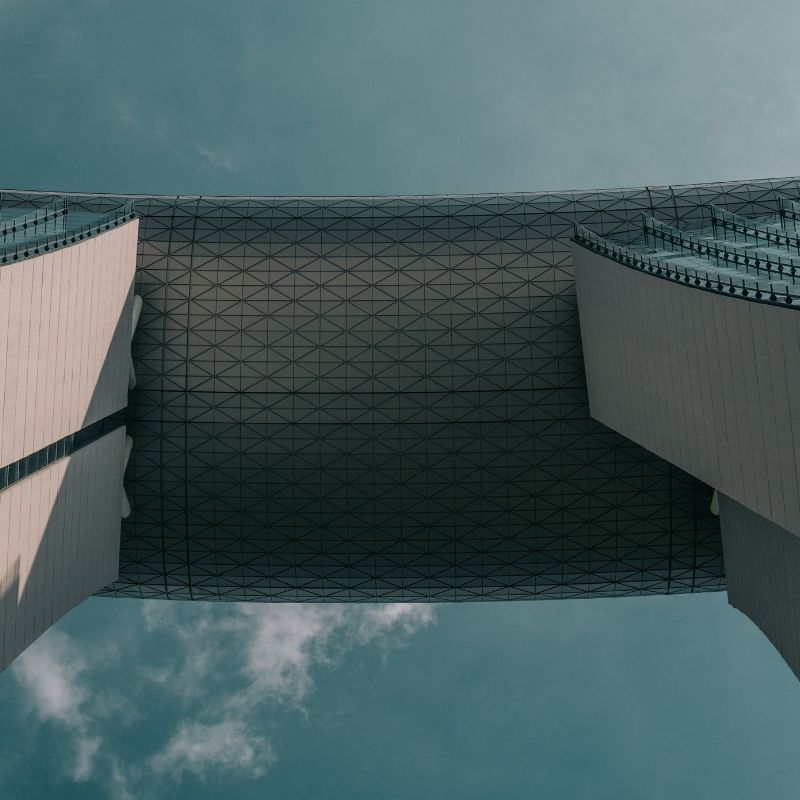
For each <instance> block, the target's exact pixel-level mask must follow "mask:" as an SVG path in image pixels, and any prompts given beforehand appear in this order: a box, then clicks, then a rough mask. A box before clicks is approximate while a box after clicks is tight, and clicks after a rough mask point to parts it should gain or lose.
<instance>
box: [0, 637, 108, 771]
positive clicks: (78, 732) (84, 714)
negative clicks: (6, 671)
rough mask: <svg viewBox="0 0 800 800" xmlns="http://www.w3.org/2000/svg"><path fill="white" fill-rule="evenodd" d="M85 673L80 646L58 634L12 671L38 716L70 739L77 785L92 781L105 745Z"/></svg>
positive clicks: (39, 644)
mask: <svg viewBox="0 0 800 800" xmlns="http://www.w3.org/2000/svg"><path fill="white" fill-rule="evenodd" d="M86 669H87V662H86V659H85V657H84V655H83V654H82V653H81V651H80V650H79V648H78V646H77V645H76V644H75V642H73V641H72V640H71V639H70V638H69V637H68V636H66V635H65V634H63V633H61V632H59V631H57V630H52V631H49V632H48V633H47V634H46V635H45V636H43V637H42V638H41V639H40V640H39V641H38V642H36V644H35V645H34V646H32V647H30V648H29V649H28V650H27V651H26V652H25V653H24V654H23V655H22V656H21V657H20V658H18V659H17V660H16V661H15V662H14V665H13V667H12V670H13V672H14V675H15V677H16V678H17V680H18V681H19V682H20V683H21V684H22V686H23V688H24V689H25V693H26V696H27V698H28V701H29V703H30V706H31V707H32V709H33V711H34V713H35V714H36V716H37V717H38V718H39V719H40V720H41V721H43V722H49V723H53V724H55V725H58V726H59V727H60V728H62V729H63V730H64V731H65V732H66V733H67V735H68V736H69V738H70V739H71V741H72V746H73V749H74V763H73V765H72V766H71V767H70V769H69V770H68V773H69V775H70V776H71V777H72V779H73V780H74V781H77V782H83V781H86V780H88V779H89V778H91V777H92V774H93V770H94V762H95V758H96V756H97V754H98V752H99V751H100V748H101V746H102V743H103V742H102V739H101V737H99V736H97V735H95V734H94V733H93V729H94V723H95V720H94V719H93V715H92V712H91V710H90V707H89V705H90V703H89V700H90V696H91V693H90V691H89V689H88V687H87V686H86V685H85V683H84V673H85V672H86Z"/></svg>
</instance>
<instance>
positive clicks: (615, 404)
mask: <svg viewBox="0 0 800 800" xmlns="http://www.w3.org/2000/svg"><path fill="white" fill-rule="evenodd" d="M575 267H576V284H577V291H578V302H579V308H580V324H581V339H582V342H583V352H584V357H585V363H586V384H587V388H588V393H589V408H590V411H591V414H592V416H593V417H595V418H596V419H598V420H600V421H601V422H603V423H604V424H606V425H608V426H609V427H611V428H614V430H617V431H619V432H620V433H622V434H623V435H625V436H627V437H628V438H630V439H632V440H633V441H635V442H638V443H639V444H641V445H642V446H643V447H646V448H647V449H648V450H650V451H652V452H654V453H658V455H660V456H661V457H662V458H665V459H667V460H668V461H670V462H672V463H673V464H677V465H679V466H680V467H681V468H682V469H684V470H686V471H687V472H688V473H689V474H691V475H694V476H695V477H696V478H698V479H699V480H701V481H703V482H704V483H707V484H708V485H710V486H713V487H714V488H716V489H718V490H719V491H720V492H721V493H722V494H724V495H726V496H727V497H729V498H731V499H733V500H735V501H737V502H738V503H740V504H742V505H743V506H746V507H747V508H749V509H751V510H752V511H754V512H755V513H756V514H758V515H760V516H762V517H764V518H766V519H767V520H770V521H771V522H773V523H775V524H776V525H778V526H779V527H781V528H785V529H787V530H790V531H792V532H793V533H795V534H797V535H800V485H799V484H798V477H797V476H798V467H800V464H798V463H797V462H798V459H800V313H798V311H797V309H795V308H791V307H781V306H779V305H767V304H765V303H759V302H755V301H749V300H746V299H742V298H740V297H731V296H730V295H729V294H726V293H720V292H710V291H704V290H702V289H698V288H695V287H689V286H686V285H683V284H679V283H675V282H673V281H668V280H664V279H662V278H658V277H654V276H652V275H649V274H646V273H643V272H640V271H638V270H635V269H631V268H630V267H627V266H624V265H622V264H619V263H617V262H615V261H612V260H611V259H609V258H607V257H605V256H603V255H600V254H598V253H595V252H591V251H589V250H587V249H585V248H582V247H576V252H575Z"/></svg>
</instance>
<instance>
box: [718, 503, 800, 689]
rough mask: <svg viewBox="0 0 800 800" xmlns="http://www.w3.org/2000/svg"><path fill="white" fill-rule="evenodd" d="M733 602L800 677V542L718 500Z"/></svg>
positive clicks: (748, 512) (737, 505)
mask: <svg viewBox="0 0 800 800" xmlns="http://www.w3.org/2000/svg"><path fill="white" fill-rule="evenodd" d="M719 513H720V522H721V525H722V544H723V547H724V549H725V570H726V574H727V577H728V601H729V602H730V604H731V605H732V606H733V607H734V608H738V609H739V610H740V611H741V612H742V613H744V614H746V615H747V616H748V617H750V619H751V620H753V622H754V623H755V624H756V625H757V626H758V627H759V628H760V629H761V631H762V632H763V633H764V634H765V635H766V636H767V638H768V639H769V640H770V642H772V644H773V645H774V646H775V649H776V650H777V651H778V652H779V653H780V654H781V656H783V658H784V659H785V661H786V663H787V664H788V665H789V666H790V667H791V668H792V670H794V673H795V674H796V675H798V676H800V580H798V576H800V537H798V536H796V535H794V534H792V533H790V532H789V531H787V530H785V529H783V528H781V527H780V526H778V525H775V523H773V522H770V521H769V520H766V519H764V518H763V517H761V516H759V515H758V514H756V513H754V512H753V511H751V510H750V509H748V508H745V506H743V505H742V504H741V503H737V502H736V501H735V500H731V499H730V498H728V497H725V496H724V495H720V497H719Z"/></svg>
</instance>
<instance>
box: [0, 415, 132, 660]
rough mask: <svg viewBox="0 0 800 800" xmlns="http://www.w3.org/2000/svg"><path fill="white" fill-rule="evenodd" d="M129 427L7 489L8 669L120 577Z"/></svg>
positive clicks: (3, 582)
mask: <svg viewBox="0 0 800 800" xmlns="http://www.w3.org/2000/svg"><path fill="white" fill-rule="evenodd" d="M124 450H125V429H124V428H118V429H117V430H115V431H112V432H111V433H108V434H106V435H105V436H103V437H102V438H101V439H98V440H97V441H95V442H92V443H91V444H89V445H87V446H86V447H83V448H81V449H80V450H78V451H76V452H75V453H74V454H73V455H72V456H67V457H65V458H62V459H60V460H58V461H56V462H54V463H53V464H50V465H49V466H47V467H45V468H44V469H42V470H40V471H38V472H35V473H33V474H32V475H29V476H28V477H27V478H24V479H23V480H21V481H19V482H17V483H14V484H12V485H11V486H9V487H8V488H7V489H5V490H4V491H2V492H0V669H4V668H5V667H6V666H7V665H8V664H9V663H10V662H11V661H12V660H13V659H14V658H16V656H17V655H19V653H21V652H22V651H23V650H24V649H25V648H26V647H27V646H28V645H29V644H31V642H33V640H34V639H36V638H37V637H38V636H40V635H41V634H42V633H43V632H44V631H45V630H47V628H48V627H49V626H50V625H52V624H53V623H54V622H55V621H56V620H57V619H59V618H60V617H61V616H63V615H64V614H66V612H67V611H69V610H70V609H71V608H73V607H74V606H76V605H77V604H78V603H80V602H81V601H82V600H84V599H85V598H87V597H89V596H90V595H91V594H93V593H94V592H96V591H97V590H98V589H100V588H102V587H103V586H105V585H107V584H108V583H111V582H112V581H113V580H115V579H116V577H117V572H118V569H119V537H120V524H121V522H120V507H121V496H122V475H123V469H124V466H123V457H124V455H123V454H124Z"/></svg>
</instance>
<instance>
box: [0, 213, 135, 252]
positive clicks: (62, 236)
mask: <svg viewBox="0 0 800 800" xmlns="http://www.w3.org/2000/svg"><path fill="white" fill-rule="evenodd" d="M68 211H69V209H65V210H64V211H63V212H59V214H60V216H61V217H63V216H64V215H66V214H67V213H68ZM38 213H39V214H41V215H42V216H41V217H40V218H39V224H40V225H43V227H42V228H37V225H36V223H35V221H28V222H27V227H26V228H23V230H24V231H26V232H27V231H30V230H31V226H33V230H34V235H33V236H25V237H23V238H22V240H20V241H13V240H12V241H11V242H8V241H4V242H3V243H2V244H0V265H2V264H13V263H15V262H17V261H21V260H23V259H25V258H31V257H33V256H38V255H42V254H43V253H49V252H51V251H53V250H59V249H60V248H62V247H69V246H70V245H72V244H77V243H78V242H81V241H84V240H85V239H89V238H91V237H92V236H96V235H98V234H101V233H103V232H104V231H107V230H110V229H111V228H116V227H118V226H119V225H122V224H123V223H124V222H128V221H130V220H132V219H134V218H135V216H136V211H135V208H134V203H133V201H132V200H129V201H128V202H126V203H124V204H123V205H121V206H120V207H119V208H117V209H114V210H113V211H110V212H108V213H106V214H102V215H98V216H96V217H93V218H92V220H91V221H89V222H86V223H84V224H83V225H76V226H75V227H70V226H69V225H67V224H64V226H63V228H61V229H60V230H55V231H53V230H48V229H47V221H48V218H49V217H50V215H51V214H52V210H49V209H44V208H43V209H39V210H38ZM10 222H11V221H9V223H10ZM2 224H4V223H2V222H0V225H2ZM23 224H26V223H23ZM13 227H16V228H17V229H18V230H19V226H18V225H15V226H13ZM9 230H10V229H9ZM37 230H38V231H39V233H36V231H37ZM0 232H2V231H0ZM12 232H13V231H12Z"/></svg>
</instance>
